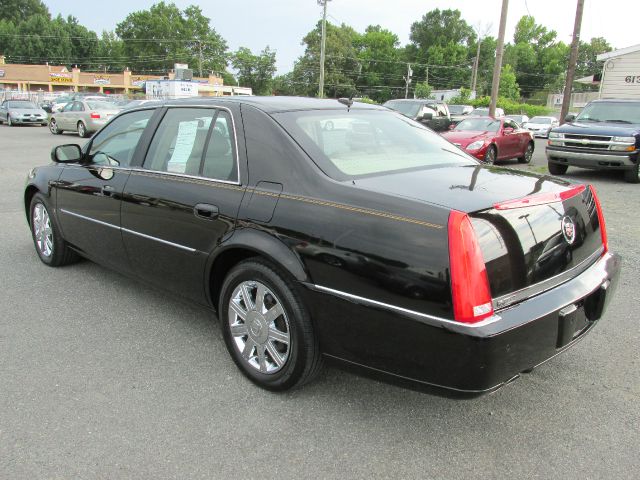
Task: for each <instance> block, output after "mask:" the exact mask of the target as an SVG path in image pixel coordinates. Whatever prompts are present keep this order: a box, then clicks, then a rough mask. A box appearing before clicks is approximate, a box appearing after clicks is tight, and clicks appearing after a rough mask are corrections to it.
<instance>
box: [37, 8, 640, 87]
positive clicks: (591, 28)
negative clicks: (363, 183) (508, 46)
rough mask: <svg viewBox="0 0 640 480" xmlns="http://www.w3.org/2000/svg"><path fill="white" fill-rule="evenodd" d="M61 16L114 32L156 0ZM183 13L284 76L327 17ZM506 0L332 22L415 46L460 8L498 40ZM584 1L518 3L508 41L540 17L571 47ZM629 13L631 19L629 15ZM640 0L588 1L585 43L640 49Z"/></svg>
mask: <svg viewBox="0 0 640 480" xmlns="http://www.w3.org/2000/svg"><path fill="white" fill-rule="evenodd" d="M44 3H45V4H46V5H47V6H48V7H49V10H50V11H51V13H52V14H53V15H54V16H55V15H57V14H62V15H63V16H67V15H73V16H75V17H76V18H78V20H79V21H80V23H82V24H83V25H84V26H86V27H88V28H90V29H91V30H95V31H96V32H98V34H99V33H100V32H101V31H102V30H113V29H115V26H116V24H117V23H118V22H120V21H122V20H123V19H124V18H125V17H126V16H127V14H129V13H130V12H132V11H135V10H143V9H147V8H149V7H150V6H151V5H153V4H154V3H156V2H155V1H153V0H135V1H132V0H106V1H105V2H99V3H98V4H96V3H95V2H87V1H85V0H44ZM173 3H175V4H176V5H177V6H178V7H179V8H181V9H184V8H185V7H187V6H188V5H190V4H196V5H199V6H200V8H202V11H203V13H204V14H205V15H206V16H207V17H209V18H210V19H211V25H212V27H213V28H215V30H216V31H217V32H218V33H219V34H221V35H222V37H223V38H224V39H225V40H226V41H227V43H228V45H229V48H230V49H231V50H236V49H237V48H238V47H241V46H243V47H248V48H250V49H251V50H253V51H255V52H259V51H260V50H262V49H263V48H264V47H265V46H267V45H268V46H269V47H270V48H271V49H272V50H275V51H276V67H277V69H278V73H280V74H282V73H286V72H289V71H291V69H292V68H293V63H294V62H295V60H296V59H297V58H298V57H299V56H300V55H302V54H303V53H304V47H303V46H302V45H301V44H300V42H301V41H302V37H304V35H305V34H306V33H307V32H309V31H310V30H312V29H313V27H314V25H315V23H316V22H317V21H318V20H319V19H320V18H321V16H322V8H321V7H320V6H318V4H317V1H316V0H268V1H267V0H227V1H221V0H208V1H204V2H203V1H197V0H184V1H183V0H174V2H173ZM501 5H502V0H444V1H441V0H331V1H330V2H329V4H328V20H329V21H330V22H332V23H336V24H339V23H346V24H348V25H350V26H352V27H353V28H355V29H356V30H358V31H360V32H362V31H364V29H365V28H366V27H367V26H368V25H376V24H379V25H381V26H382V27H383V28H386V29H388V30H391V31H392V32H394V33H395V34H396V35H398V37H399V38H400V42H401V44H403V45H404V44H406V43H408V42H409V32H410V28H411V24H412V23H413V22H415V21H417V20H419V19H420V18H421V17H422V15H424V14H425V13H426V12H428V11H429V10H433V9H435V8H440V9H446V8H451V9H458V10H460V11H461V12H462V17H463V18H464V19H465V20H466V21H467V22H468V23H469V24H470V25H472V26H474V27H478V26H480V27H481V28H482V29H485V28H487V27H491V30H490V34H492V35H493V36H497V34H498V26H499V23H500V8H501ZM575 9H576V0H510V2H509V15H508V21H507V35H506V38H507V41H510V40H511V39H512V38H513V31H514V28H515V25H516V23H517V21H518V20H519V19H520V17H522V16H523V15H528V14H530V15H533V16H534V17H535V19H536V22H537V23H539V24H542V25H544V26H546V27H547V28H549V29H553V30H555V31H556V32H557V33H558V39H559V40H562V41H564V42H565V43H567V44H569V43H570V42H571V34H572V32H573V23H574V17H575ZM625 11H626V12H629V14H628V15H625V14H624V12H625ZM637 12H638V4H637V0H586V1H585V11H584V16H583V20H582V34H581V38H582V39H583V40H587V41H588V40H589V39H590V38H592V37H604V38H606V39H607V40H608V41H609V43H610V44H611V45H612V46H613V47H614V48H625V47H629V46H632V45H636V44H638V43H640V36H639V35H638V20H637V15H636V14H637Z"/></svg>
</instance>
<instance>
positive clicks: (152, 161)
mask: <svg viewBox="0 0 640 480" xmlns="http://www.w3.org/2000/svg"><path fill="white" fill-rule="evenodd" d="M235 158H236V155H235V139H234V136H233V124H232V121H231V116H230V115H229V113H228V112H226V111H223V110H217V109H211V108H172V109H169V110H168V111H167V113H166V115H165V116H164V118H163V119H162V123H161V124H160V126H159V127H158V130H157V131H156V133H155V135H154V137H153V140H152V142H151V145H150V147H149V152H148V153H147V158H146V159H145V162H144V168H147V169H149V170H156V171H159V172H169V173H180V174H185V175H192V176H203V177H208V178H212V179H216V180H223V181H237V180H238V173H237V164H236V161H235Z"/></svg>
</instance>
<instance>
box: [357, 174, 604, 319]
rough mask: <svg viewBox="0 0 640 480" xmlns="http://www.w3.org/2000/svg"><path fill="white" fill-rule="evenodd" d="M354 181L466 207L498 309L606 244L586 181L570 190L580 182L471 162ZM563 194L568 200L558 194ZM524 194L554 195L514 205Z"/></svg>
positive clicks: (570, 272)
mask: <svg viewBox="0 0 640 480" xmlns="http://www.w3.org/2000/svg"><path fill="white" fill-rule="evenodd" d="M356 185H357V186H358V187H359V188H364V189H368V190H375V191H379V192H385V193H392V194H394V195H397V196H403V197H405V198H411V199H414V200H417V201H423V202H428V203H431V204H437V205H441V206H444V207H446V208H450V209H454V210H458V211H461V212H465V213H468V214H469V216H470V218H471V221H472V224H473V227H474V230H475V231H476V235H477V238H478V243H479V245H480V249H481V251H482V255H483V258H484V261H485V264H486V268H487V274H488V278H489V284H490V288H491V296H492V297H493V299H494V308H503V307H505V306H508V305H510V304H513V303H515V302H517V301H519V300H521V299H523V298H526V297H528V296H531V295H533V294H536V293H539V292H541V291H544V290H546V289H548V288H552V287H553V286H554V285H557V284H559V283H562V282H563V281H566V280H568V279H569V278H571V277H572V276H575V275H577V274H578V273H579V272H580V271H581V269H584V268H586V267H587V266H588V265H590V264H591V263H592V262H593V261H595V259H596V258H597V257H598V255H599V253H600V252H602V249H603V245H602V237H601V233H600V224H599V219H598V213H597V208H596V203H595V198H594V196H593V195H592V193H591V190H590V189H589V187H586V188H584V189H581V190H580V191H578V192H577V193H575V194H573V195H572V196H569V195H570V194H569V193H566V192H568V191H571V189H572V188H575V187H576V184H573V183H569V182H566V181H564V180H561V179H558V178H554V177H548V176H540V175H536V174H532V173H528V172H523V171H519V170H510V169H504V168H499V167H492V166H484V165H476V166H473V165H471V166H451V167H443V168H434V169H424V170H420V171H417V172H403V173H396V174H391V175H384V176H379V177H371V178H364V179H359V180H356ZM563 192H564V193H563ZM560 194H562V196H563V197H567V198H563V199H560V198H558V199H555V200H554V196H555V195H558V196H559V195H560ZM524 197H531V198H533V199H535V198H538V199H540V198H542V199H543V200H545V201H547V200H549V199H551V200H552V201H547V202H546V203H542V204H533V203H535V202H529V203H526V202H524V203H518V204H509V202H510V201H512V200H514V199H522V198H524ZM500 204H503V206H502V207H500V206H498V207H496V205H500ZM505 206H506V208H505Z"/></svg>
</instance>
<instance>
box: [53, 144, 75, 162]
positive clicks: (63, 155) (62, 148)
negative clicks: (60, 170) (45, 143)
mask: <svg viewBox="0 0 640 480" xmlns="http://www.w3.org/2000/svg"><path fill="white" fill-rule="evenodd" d="M81 159H82V149H81V148H80V145H76V144H75V143H69V144H67V145H58V146H57V147H53V148H52V149H51V160H53V161H54V162H55V163H75V162H79V161H80V160H81Z"/></svg>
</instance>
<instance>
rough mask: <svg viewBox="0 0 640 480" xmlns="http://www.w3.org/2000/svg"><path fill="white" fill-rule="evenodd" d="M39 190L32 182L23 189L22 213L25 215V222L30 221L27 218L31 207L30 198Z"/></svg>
mask: <svg viewBox="0 0 640 480" xmlns="http://www.w3.org/2000/svg"><path fill="white" fill-rule="evenodd" d="M39 191H40V189H39V188H38V187H36V186H35V185H33V184H31V185H27V188H26V189H25V191H24V213H25V215H26V217H27V222H31V219H30V218H29V217H30V215H29V208H30V207H31V200H32V199H33V196H34V195H35V194H36V193H38V192H39Z"/></svg>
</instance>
